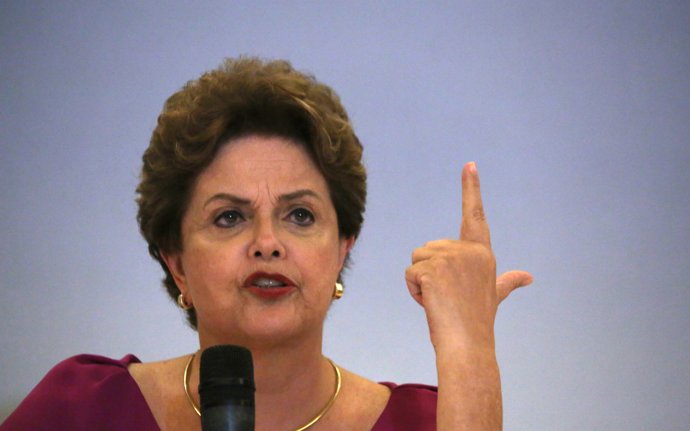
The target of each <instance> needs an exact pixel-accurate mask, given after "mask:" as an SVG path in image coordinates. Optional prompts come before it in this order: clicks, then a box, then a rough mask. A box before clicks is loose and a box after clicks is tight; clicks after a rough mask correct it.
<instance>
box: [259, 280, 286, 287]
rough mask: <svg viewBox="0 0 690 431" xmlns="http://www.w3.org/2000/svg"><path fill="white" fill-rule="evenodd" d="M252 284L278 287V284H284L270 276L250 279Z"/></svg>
mask: <svg viewBox="0 0 690 431" xmlns="http://www.w3.org/2000/svg"><path fill="white" fill-rule="evenodd" d="M252 285H254V286H257V287H280V286H285V284H284V283H282V282H280V281H278V280H273V279H272V278H257V279H256V280H254V281H252Z"/></svg>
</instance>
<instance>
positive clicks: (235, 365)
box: [199, 345, 254, 411]
mask: <svg viewBox="0 0 690 431" xmlns="http://www.w3.org/2000/svg"><path fill="white" fill-rule="evenodd" d="M199 398H200V399H201V408H202V411H203V410H204V408H205V407H210V406H214V405H219V404H242V405H253V404H254V364H253V363H252V353H251V352H250V351H249V350H248V349H246V348H244V347H241V346H233V345H219V346H213V347H209V348H208V349H206V350H204V351H203V352H202V353H201V366H200V371H199Z"/></svg>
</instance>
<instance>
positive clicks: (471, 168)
mask: <svg viewBox="0 0 690 431" xmlns="http://www.w3.org/2000/svg"><path fill="white" fill-rule="evenodd" d="M460 239H461V240H466V241H475V242H480V243H482V244H486V245H487V246H489V247H491V236H490V234H489V224H488V223H487V222H486V216H485V214H484V205H483V204H482V195H481V193H480V190H479V174H478V173H477V165H476V164H475V163H474V162H469V163H467V164H466V165H465V166H464V167H463V169H462V223H461V224H460Z"/></svg>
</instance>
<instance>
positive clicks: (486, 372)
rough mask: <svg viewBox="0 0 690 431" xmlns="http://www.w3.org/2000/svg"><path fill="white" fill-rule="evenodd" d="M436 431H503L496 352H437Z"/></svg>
mask: <svg viewBox="0 0 690 431" xmlns="http://www.w3.org/2000/svg"><path fill="white" fill-rule="evenodd" d="M436 367H437V371H438V409H437V429H438V430H439V431H456V430H500V429H502V423H503V411H502V402H501V379H500V374H499V370H498V363H497V362H496V354H495V351H494V349H492V348H490V349H484V350H481V351H477V350H473V351H468V350H467V349H464V348H461V347H452V348H445V349H438V348H437V349H436Z"/></svg>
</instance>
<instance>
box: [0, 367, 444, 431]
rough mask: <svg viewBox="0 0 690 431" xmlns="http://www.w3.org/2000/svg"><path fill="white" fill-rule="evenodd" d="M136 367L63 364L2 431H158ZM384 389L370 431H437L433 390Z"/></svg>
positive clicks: (421, 387)
mask: <svg viewBox="0 0 690 431" xmlns="http://www.w3.org/2000/svg"><path fill="white" fill-rule="evenodd" d="M138 362H140V361H139V359H137V357H136V356H134V355H127V356H125V357H124V358H122V359H120V360H116V359H110V358H106V357H103V356H96V355H78V356H74V357H72V358H69V359H66V360H64V361H62V362H60V363H59V364H58V365H56V366H55V367H54V368H53V369H52V370H50V372H48V374H47V375H46V376H45V377H44V378H43V380H41V381H40V382H39V383H38V385H37V386H36V387H35V388H34V390H33V391H31V393H29V395H28V396H27V397H26V398H25V399H24V401H22V403H21V404H19V406H18V407H17V409H16V410H15V411H14V412H13V413H12V414H11V415H10V416H9V417H8V418H7V419H6V420H5V422H3V423H2V425H0V431H10V430H11V431H24V430H26V431H28V430H31V431H39V430H89V431H93V430H104V431H125V430H127V431H138V430H141V431H160V428H158V425H157V424H156V421H155V420H154V418H153V414H152V413H151V410H150V409H149V406H148V405H147V404H146V400H145V399H144V396H143V394H142V393H141V391H140V390H139V386H137V384H136V382H135V381H134V379H133V378H132V376H131V375H130V374H129V371H128V370H127V366H128V365H129V364H132V363H138ZM383 384H384V385H386V386H388V387H389V388H390V389H391V397H390V400H389V401H388V405H387V406H386V408H385V409H384V410H383V413H381V416H380V417H379V419H378V421H377V422H376V424H375V425H374V428H372V431H408V430H409V431H427V430H435V429H436V397H437V391H436V388H435V387H432V386H426V385H417V384H405V385H396V384H394V383H387V382H384V383H383Z"/></svg>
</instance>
